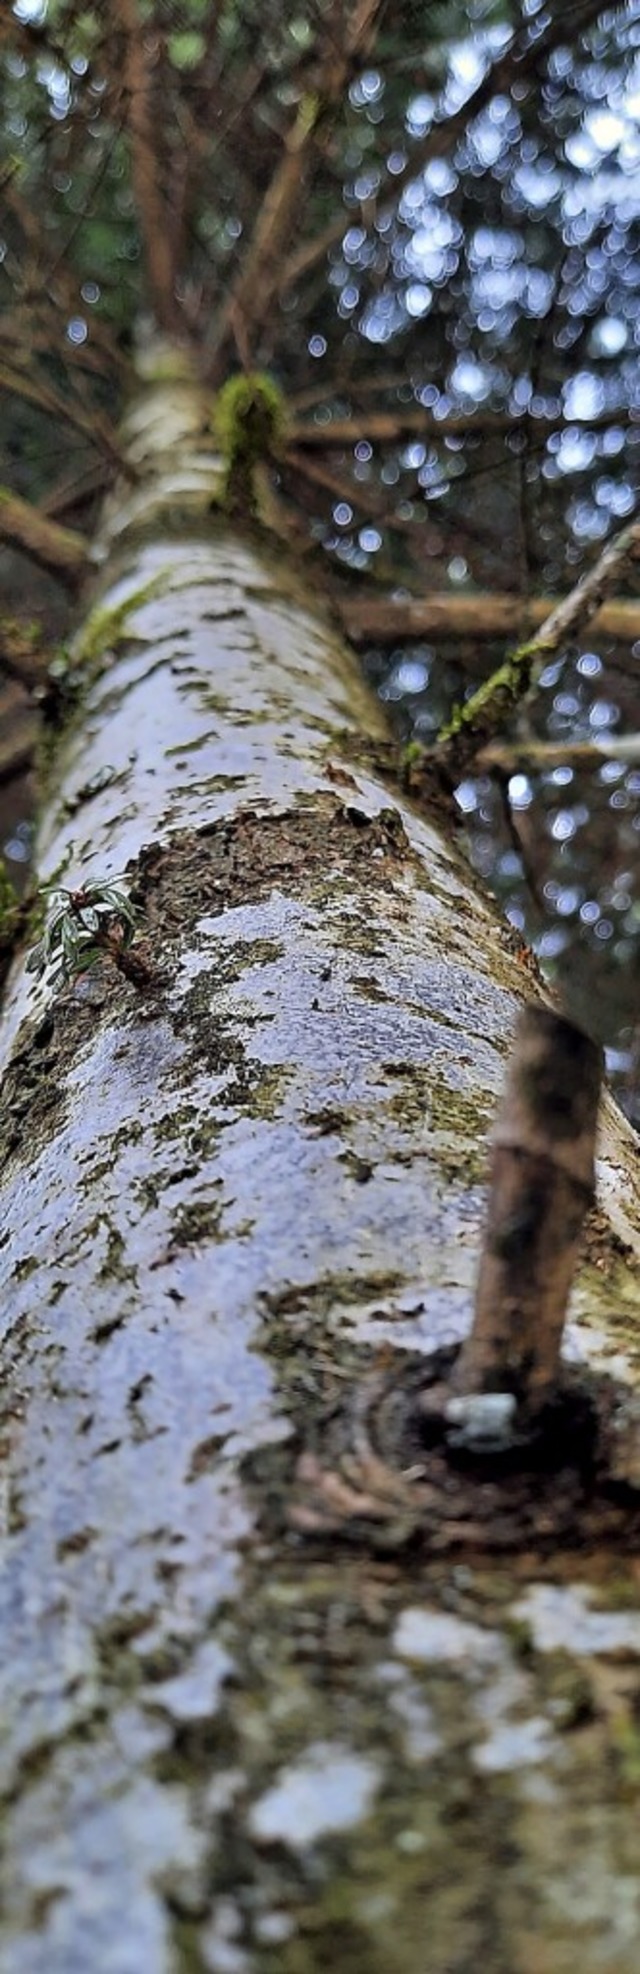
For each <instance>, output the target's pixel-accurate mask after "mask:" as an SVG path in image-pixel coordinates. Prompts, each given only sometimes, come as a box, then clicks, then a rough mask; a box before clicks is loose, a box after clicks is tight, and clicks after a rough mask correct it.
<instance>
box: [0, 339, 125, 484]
mask: <svg viewBox="0 0 640 1974" xmlns="http://www.w3.org/2000/svg"><path fill="white" fill-rule="evenodd" d="M0 385H2V386H3V387H4V389H5V390H6V391H11V392H12V393H13V395H14V396H15V397H20V398H26V399H27V400H28V402H29V403H30V404H37V405H38V407H39V409H40V410H41V411H46V412H49V413H50V415H51V417H52V418H58V419H60V421H61V423H62V424H63V425H73V427H74V430H75V431H77V432H82V435H83V438H85V439H88V441H89V443H90V444H91V445H94V446H96V447H97V449H98V451H99V452H102V453H104V454H105V455H106V458H107V459H108V460H110V462H111V464H112V465H113V466H117V468H118V470H119V471H121V472H126V471H127V468H126V467H125V465H124V463H123V460H122V455H121V452H120V447H119V445H118V440H117V436H116V433H115V432H114V431H113V430H112V427H111V426H110V425H109V423H108V421H107V419H106V418H104V417H103V416H102V413H101V412H99V411H96V410H94V409H93V408H92V409H91V410H89V411H83V410H82V407H81V406H80V405H79V404H77V402H76V401H75V400H74V399H73V398H71V397H67V398H63V397H61V396H60V395H59V393H58V391H55V390H54V389H53V388H52V386H51V385H50V384H45V383H43V382H42V381H41V380H40V378H37V377H34V376H33V375H32V374H31V372H30V371H27V370H26V369H24V370H23V369H21V368H19V366H18V364H17V363H14V364H11V365H10V364H8V363H2V362H0Z"/></svg>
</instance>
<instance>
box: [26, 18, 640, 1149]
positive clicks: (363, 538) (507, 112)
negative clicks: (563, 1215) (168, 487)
mask: <svg viewBox="0 0 640 1974" xmlns="http://www.w3.org/2000/svg"><path fill="white" fill-rule="evenodd" d="M0 77H1V89H2V103H3V115H2V131H1V135H0V187H1V209H2V210H1V220H0V307H1V313H0V389H1V391H2V467H1V476H2V481H3V482H4V484H5V487H6V488H7V489H8V490H9V491H10V492H11V494H12V495H16V494H17V495H19V496H21V497H22V499H23V500H26V501H27V502H28V503H29V504H30V508H33V507H36V508H37V510H38V511H39V513H40V515H41V516H43V517H44V518H45V520H47V521H48V522H50V523H56V524H57V525H58V527H64V528H65V529H71V530H73V531H74V532H75V533H77V532H78V531H79V532H80V533H81V534H83V535H85V536H87V537H89V536H90V534H91V531H92V527H93V523H94V520H95V517H96V513H97V508H98V505H99V502H100V500H101V498H102V495H103V492H104V490H105V488H106V487H107V486H108V485H109V482H110V480H111V478H112V477H113V474H114V472H115V470H116V468H117V463H118V440H117V423H118V415H119V411H120V407H121V405H122V404H123V402H124V401H125V399H126V395H127V390H128V386H129V381H130V372H131V348H132V341H133V337H134V334H135V333H140V332H139V331H137V325H139V323H140V318H141V313H142V314H143V315H144V312H146V315H147V317H151V316H153V317H154V318H155V320H156V322H157V323H158V324H159V326H160V327H161V328H162V330H163V331H164V332H165V333H166V334H168V335H169V336H170V337H172V338H173V339H174V340H177V341H178V342H185V343H187V344H188V345H189V346H190V347H192V348H193V349H194V350H195V351H197V353H198V361H199V364H200V366H201V370H202V373H203V375H204V377H205V378H206V379H207V380H208V381H209V382H210V384H211V389H212V393H213V392H214V391H215V390H217V389H218V388H219V386H220V385H221V384H222V383H223V382H224V381H225V379H227V378H228V377H229V376H230V375H233V374H234V373H236V372H243V371H244V372H253V371H255V370H259V371H262V372H264V371H266V372H268V373H269V375H270V376H271V377H272V378H273V379H274V381H275V383H276V384H277V385H278V386H279V388H280V389H281V391H282V392H283V394H284V396H285V398H286V402H287V406H288V414H287V416H288V425H287V431H286V435H285V438H284V440H283V441H282V442H281V445H280V449H279V451H280V456H279V459H278V461H277V466H276V467H275V468H274V473H273V480H274V492H275V496H276V499H277V508H278V515H279V517H280V519H279V525H281V526H284V527H285V528H286V530H287V531H288V533H289V534H290V536H291V538H292V539H293V540H294V541H295V545H296V552H297V553H299V554H300V555H302V556H307V557H308V562H309V569H310V573H311V575H312V579H313V581H314V583H315V584H316V585H317V583H318V579H319V572H320V579H321V580H322V582H323V584H324V586H325V588H326V592H327V596H328V597H329V598H330V599H331V600H332V601H333V603H334V605H335V607H336V608H337V609H338V610H339V611H341V613H342V616H343V620H344V622H345V623H346V624H347V626H348V628H349V629H350V631H351V633H352V635H353V636H355V637H357V640H358V642H359V644H360V646H361V648H362V652H363V662H364V664H365V667H366V670H367V672H368V674H369V676H370V678H371V679H372V680H373V681H374V683H375V684H376V686H377V687H378V689H379V691H380V692H381V693H382V695H383V697H384V698H385V699H386V700H388V701H389V702H391V704H392V705H393V706H394V707H395V708H396V710H397V716H398V722H399V727H400V731H401V734H402V735H404V737H406V738H408V737H409V736H411V735H414V736H417V737H418V738H419V739H420V740H422V741H423V742H426V743H428V742H430V741H431V740H432V739H433V738H434V737H435V735H436V734H437V732H438V730H439V728H440V726H441V724H442V722H443V720H445V719H446V718H447V715H448V714H449V712H450V710H451V707H452V704H453V703H454V702H455V701H456V699H459V698H461V697H463V696H464V695H465V693H466V692H470V691H471V690H473V688H474V687H475V685H477V683H478V680H479V679H480V678H482V677H485V676H487V675H488V674H489V673H490V672H491V670H492V669H493V668H494V666H495V665H496V664H497V663H498V662H499V661H500V658H501V657H502V656H503V655H504V651H505V648H506V647H507V646H508V644H509V642H511V643H513V642H516V641H517V636H518V633H519V629H520V626H521V627H522V629H523V630H526V625H527V616H526V607H525V606H526V604H527V602H528V601H529V600H530V599H532V598H539V597H543V596H549V595H553V594H556V595H557V594H562V593H564V592H566V591H567V590H568V589H570V588H571V587H572V586H573V584H574V583H575V581H576V579H577V577H578V575H579V574H580V573H581V572H582V571H583V570H586V569H588V568H589V566H590V565H591V564H592V563H593V561H594V560H595V559H596V557H597V555H598V553H599V552H600V550H601V548H602V545H603V543H604V542H605V541H606V539H607V537H608V536H609V535H611V534H614V533H615V532H616V530H617V529H619V528H620V527H621V526H622V525H623V524H624V522H625V521H626V520H628V518H629V517H630V515H631V513H632V511H633V501H634V492H633V487H634V461H635V459H636V458H637V447H638V420H639V417H640V382H639V375H638V367H637V345H638V339H639V336H640V318H639V312H638V282H639V280H640V272H639V261H638V257H637V253H636V248H637V235H638V221H639V213H640V202H639V198H638V188H639V183H640V130H639V112H640V25H639V23H638V15H637V9H636V7H635V6H634V5H633V4H626V5H624V4H623V5H618V6H612V7H608V8H607V7H603V6H602V5H601V4H600V0H595V4H594V0H569V4H566V0H562V4H561V0H548V3H547V4H545V0H469V4H467V5H466V6H463V5H460V4H458V0H442V4H438V0H436V3H435V4H432V5H431V6H429V7H428V8H425V7H424V6H420V5H417V4H416V5H410V6H406V7H404V8H402V10H401V15H400V16H399V15H398V13H397V11H396V10H394V9H392V8H391V7H390V6H389V5H388V4H385V0H353V4H352V5H351V6H349V7H347V6H345V5H344V0H300V4H299V5H297V6H294V7H291V6H289V5H286V6H285V5H284V0H271V4H270V5H269V7H268V9H265V8H264V6H262V7H261V6H258V5H257V4H256V0H227V4H224V0H181V3H180V4H175V0H110V4H108V5H100V6H97V5H96V6H91V5H87V6H79V5H78V4H77V0H15V4H14V5H13V6H11V7H7V9H6V10H5V13H4V15H3V19H2V22H1V23H0ZM142 333H144V330H143V331H142ZM23 524H24V516H21V514H20V513H18V518H17V519H16V511H15V510H14V508H12V507H11V506H10V504H9V503H8V502H7V500H6V498H5V499H4V500H3V501H2V503H0V534H1V535H2V538H3V540H4V542H5V547H4V550H3V552H2V555H1V560H0V579H1V582H2V592H3V601H2V624H1V625H0V693H1V695H2V697H1V705H2V711H3V729H2V737H1V738H0V777H1V778H2V786H1V787H0V795H1V797H2V809H1V810H0V825H1V828H0V842H1V843H2V845H3V848H4V856H5V859H6V865H7V868H8V870H9V871H10V872H11V873H12V874H16V873H19V871H20V869H21V868H25V867H26V864H27V862H28V856H29V841H30V820H29V818H30V814H31V811H32V808H33V800H34V796H33V787H32V786H31V785H30V784H26V785H25V781H24V774H25V770H26V769H27V767H28V764H29V761H30V759H31V756H32V753H33V748H34V743H35V738H36V729H37V726H38V723H39V721H40V720H41V718H42V713H43V707H44V713H45V716H46V714H47V711H48V709H50V701H51V695H52V693H55V690H56V685H55V678H56V671H59V670H60V653H59V646H60V641H61V640H64V637H65V633H66V631H67V629H68V627H69V626H70V624H71V623H72V621H73V614H72V613H73V592H74V583H75V581H76V577H77V571H76V572H74V569H73V567H71V566H67V568H66V570H65V571H64V573H63V572H62V569H61V567H60V566H59V567H58V568H57V571H56V558H57V548H56V549H55V552H54V548H53V547H52V548H51V552H50V553H48V552H47V549H46V544H45V546H44V547H43V545H42V542H40V543H39V545H38V544H37V545H36V566H34V557H33V544H32V545H31V552H30V553H29V555H28V556H27V554H26V553H25V547H24V542H25V532H24V525H23ZM51 540H52V543H53V542H56V541H57V543H58V547H59V546H60V539H59V538H57V537H55V536H52V537H51ZM61 575H63V580H61V579H60V578H61ZM634 596H636V597H637V577H636V580H635V583H634V579H633V569H632V570H631V571H630V573H629V574H628V575H627V578H626V581H625V585H624V586H623V596H622V602H623V604H624V602H625V597H626V610H625V609H623V610H622V612H620V610H619V608H618V610H617V614H616V610H615V609H611V608H609V609H608V611H606V612H603V613H602V614H601V616H600V617H599V618H598V619H597V620H596V623H595V625H594V627H592V628H591V629H590V631H589V632H588V634H587V635H586V636H585V637H584V638H583V639H582V640H581V641H580V642H579V643H578V644H576V646H575V647H570V648H565V649H563V650H561V651H558V653H557V654H556V655H554V657H553V661H552V662H550V663H549V664H548V665H547V666H546V668H545V670H544V672H543V675H542V679H541V681H540V688H539V691H538V694H537V698H536V703H535V707H534V711H533V716H532V717H533V730H534V732H535V733H536V734H537V735H538V736H539V737H542V738H550V739H554V740H556V741H560V742H562V741H563V740H565V739H568V738H571V739H572V740H574V739H575V738H576V737H577V738H581V737H587V736H590V735H591V736H594V735H595V736H598V735H602V734H610V733H612V732H618V733H619V732H622V731H624V730H626V729H628V728H629V727H631V728H632V729H635V728H636V727H637V725H638V713H637V688H636V684H635V661H636V660H637V658H638V655H639V653H640V605H638V606H637V607H636V608H634V607H633V599H634ZM412 599H414V603H415V604H417V605H420V607H421V614H419V615H418V616H416V612H415V608H414V611H413V614H412V611H411V609H410V608H409V607H408V606H409V605H410V603H411V600H412ZM617 602H618V604H619V602H620V597H618V599H617ZM436 606H437V607H436ZM461 606H462V607H461ZM470 609H471V613H472V614H471V616H469V611H470ZM505 610H506V611H507V613H509V611H510V612H511V615H510V617H509V622H510V624H511V625H512V633H511V635H510V637H508V638H506V639H505V635H504V630H503V632H502V635H500V630H499V627H500V625H501V624H504V622H505V621H506V619H505ZM501 613H502V614H501ZM496 627H498V628H496ZM52 674H53V676H52ZM639 793H640V769H639V768H638V767H636V766H635V765H634V766H632V767H628V766H625V765H624V764H622V763H620V762H615V761H609V762H606V763H604V764H603V765H601V766H600V767H597V768H595V769H591V770H590V771H589V772H588V773H586V772H580V771H579V770H578V768H577V767H576V766H575V765H571V764H570V763H568V762H567V763H566V764H563V763H562V762H560V763H558V761H557V760H556V761H555V764H554V765H553V766H548V767H545V766H544V765H542V766H540V767H539V768H538V769H537V770H536V771H535V773H534V772H533V771H532V772H527V773H524V772H517V773H514V774H511V775H510V776H508V777H506V778H505V777H504V776H503V777H502V782H501V785H500V786H498V785H497V783H496V779H495V777H489V776H487V775H484V776H480V775H476V776H475V777H468V778H467V779H465V781H464V782H463V783H462V785H461V787H460V789H459V791H458V801H459V806H460V810H461V813H462V815H463V816H464V817H465V819H466V824H467V829H468V834H469V841H470V846H471V850H472V854H473V856H474V859H475V861H476V864H477V865H478V866H479V868H480V870H481V871H482V873H483V876H484V877H485V878H486V879H487V881H488V882H489V884H490V885H491V886H492V888H493V889H494V890H495V891H496V892H497V893H498V894H499V896H500V898H501V899H502V901H503V903H504V904H505V905H506V908H507V910H508V911H509V914H510V916H511V917H512V919H513V921H514V923H515V925H516V926H517V927H518V928H520V930H522V931H523V932H524V933H525V934H526V936H527V937H528V938H530V939H531V940H532V941H533V943H535V945H536V948H537V950H538V952H539V954H540V957H541V959H542V961H543V964H545V965H547V966H548V967H550V968H551V969H555V970H556V972H557V973H559V974H560V976H561V978H563V980H564V982H565V986H566V987H567V991H568V992H569V994H570V995H573V1005H574V1008H575V1010H576V1011H577V1012H578V1014H580V1013H582V1014H583V1018H585V1016H584V999H583V997H582V996H581V994H580V993H579V992H578V991H577V989H578V987H579V986H580V985H581V983H583V982H584V980H585V979H588V982H589V987H588V1001H589V1006H590V1008H591V1009H592V1010H593V1009H597V1027H598V1031H599V1033H600V1034H601V1035H603V1036H604V1038H605V1039H606V1040H607V1042H608V1043H609V1046H610V1060H611V1063H612V1066H613V1067H614V1068H617V1069H618V1070H619V1072H621V1073H624V1074H625V1075H626V1079H627V1080H626V1101H627V1103H628V1105H629V1107H630V1108H631V1110H633V1104H634V1092H633V1073H632V1072H633V1062H634V1041H633V1028H634V1018H635V1017H634V987H633V979H634V973H635V969H636V966H637V951H638V930H639V927H640V884H639V881H638V843H639V832H640V805H639V803H638V795H639ZM585 948H587V949H588V965H587V964H586V958H585V954H584V951H583V949H585Z"/></svg>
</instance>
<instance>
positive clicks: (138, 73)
mask: <svg viewBox="0 0 640 1974" xmlns="http://www.w3.org/2000/svg"><path fill="white" fill-rule="evenodd" d="M114 15H115V19H116V23H117V25H118V27H119V28H120V30H121V32H122V37H123V42H124V84H123V104H124V115H125V122H126V125H127V129H128V133H129V139H130V145H131V175H132V180H133V190H134V196H135V203H136V210H137V216H138V223H139V226H140V232H141V236H142V246H143V253H144V266H145V273H146V278H147V284H148V288H149V296H150V299H151V303H152V307H153V310H154V314H155V317H156V320H157V323H158V326H159V327H160V328H161V329H165V330H167V331H168V332H169V333H171V332H173V333H174V334H175V331H176V328H177V326H178V324H179V309H178V304H177V301H176V272H177V270H176V267H175V261H174V253H173V248H172V237H171V228H170V225H169V214H168V211H167V205H166V200H165V198H164V194H163V191H162V187H161V173H160V160H159V155H158V148H159V147H158V132H159V124H158V119H157V117H156V116H155V114H154V106H153V82H152V60H153V56H152V50H151V43H150V40H149V32H150V31H149V30H148V29H145V26H144V23H143V22H142V21H141V20H140V18H139V15H138V10H137V5H136V0H114Z"/></svg>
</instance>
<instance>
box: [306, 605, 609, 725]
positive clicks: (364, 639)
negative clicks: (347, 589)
mask: <svg viewBox="0 0 640 1974" xmlns="http://www.w3.org/2000/svg"><path fill="white" fill-rule="evenodd" d="M573 594H575V592H572V595H573ZM570 601H571V598H561V597H553V596H537V597H529V598H527V597H522V596H509V595H505V594H502V593H501V592H499V591H498V592H496V593H495V594H494V595H490V594H477V595H475V596H457V595H456V594H455V593H454V591H453V590H440V591H438V590H434V591H433V592H432V593H431V594H430V595H429V596H415V597H411V598H408V599H407V601H406V602H401V603H396V602H394V601H393V599H392V598H387V597H383V598H378V597H375V596H371V597H366V596H363V597H351V596H336V597H335V598H334V602H335V607H336V609H337V610H338V612H339V614H340V618H341V621H342V624H343V626H344V629H345V631H346V633H347V636H348V637H349V638H350V639H351V642H352V644H401V643H402V641H403V639H408V638H425V637H426V638H429V637H437V638H474V639H478V638H482V639H484V638H487V639H488V638H501V637H513V636H516V637H517V636H519V635H522V633H523V631H524V632H525V633H527V634H529V633H530V632H531V631H533V630H535V629H536V628H537V626H538V625H542V626H543V627H544V626H545V625H547V624H548V623H550V622H554V621H555V620H556V617H557V613H558V612H559V611H561V610H564V609H565V608H566V607H567V605H568V604H569V602H570ZM591 615H592V616H595V615H597V618H598V629H599V630H600V631H601V633H602V635H603V636H604V637H615V638H620V639H621V640H627V639H628V640H629V642H631V643H632V642H633V640H634V638H637V637H640V602H635V601H634V600H633V599H631V598H629V599H626V598H624V599H622V600H616V601H615V602H611V603H607V602H606V601H605V602H601V603H600V604H599V605H597V606H596V607H595V608H594V610H593V612H592V613H591ZM572 634H573V635H576V632H575V630H574V632H573V633H572ZM541 635H542V633H541ZM535 643H536V649H538V650H540V651H541V652H542V649H543V647H542V645H541V643H540V639H537V640H536V641H535ZM530 648H531V647H528V649H530ZM544 649H545V652H546V649H547V647H545V648H544ZM496 676H497V675H496ZM487 683H488V684H490V680H489V681H487ZM468 703H469V704H471V702H470V701H469V702H468Z"/></svg>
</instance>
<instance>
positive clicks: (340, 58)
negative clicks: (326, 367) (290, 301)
mask: <svg viewBox="0 0 640 1974" xmlns="http://www.w3.org/2000/svg"><path fill="white" fill-rule="evenodd" d="M385 5H386V0H357V5H356V6H355V8H354V10H353V13H352V15H351V17H350V18H348V19H346V20H345V14H344V9H343V6H342V4H340V5H337V4H336V5H335V6H334V8H333V10H332V15H331V16H330V19H329V21H328V23H327V25H326V43H327V48H326V52H325V55H324V57H323V58H322V59H321V61H320V65H319V73H318V80H317V84H316V85H315V86H314V89H313V90H312V91H311V90H307V91H306V92H305V93H304V94H303V95H302V96H301V98H300V101H299V104H298V108H297V112H296V115H295V117H294V120H293V124H292V126H291V128H290V130H289V132H288V134H287V136H286V137H285V139H284V145H285V148H284V153H283V156H282V157H281V159H280V161H279V163H278V165H277V166H276V170H275V172H274V174H273V177H272V179H271V181H270V184H269V185H268V187H267V191H266V193H265V197H264V199H263V202H262V205H261V207H260V210H259V212H258V216H257V219H256V222H255V226H254V229H253V233H252V235H251V239H250V241H249V245H248V248H247V253H246V255H245V258H244V261H243V264H242V266H241V268H240V273H239V275H238V278H237V280H236V281H235V282H234V284H233V286H232V289H231V294H230V295H229V298H228V300H227V302H226V304H225V306H224V307H223V309H222V313H221V316H220V318H219V321H218V323H217V326H216V331H215V337H214V341H213V346H212V349H211V355H210V359H209V375H210V376H211V375H212V374H213V372H214V371H215V368H216V365H217V363H218V360H219V358H220V355H221V352H222V350H223V348H224V346H225V344H226V342H227V340H228V338H229V336H230V335H233V336H234V338H235V342H236V347H237V349H238V353H239V356H240V360H241V363H242V364H243V365H244V367H245V368H248V367H249V366H250V364H251V361H252V352H253V349H254V346H255V340H256V335H257V333H258V332H259V331H260V329H261V328H263V326H264V325H265V323H266V322H267V321H268V318H269V314H270V311H271V309H272V306H273V302H274V298H275V296H276V295H277V294H279V293H280V291H281V288H282V254H283V250H284V247H285V244H286V242H287V240H288V239H289V237H290V235H291V234H292V232H294V230H295V225H296V220H297V218H298V215H299V212H300V210H301V202H302V198H303V194H304V192H305V190H306V186H307V180H308V177H309V172H310V169H311V160H312V156H313V152H314V147H315V141H316V136H317V132H318V129H319V126H320V125H321V124H322V126H323V128H324V127H325V125H326V120H327V117H328V116H329V115H330V113H331V112H332V111H334V110H335V108H336V107H337V106H338V105H339V104H341V102H342V92H343V89H344V85H345V82H346V80H347V78H348V77H349V75H350V72H351V69H352V66H353V64H354V62H355V61H356V59H357V58H358V57H360V56H362V55H363V54H365V53H368V52H369V51H370V49H371V47H372V46H373V42H374V40H375V35H376V31H377V29H378V27H379V25H380V20H381V16H382V13H383V11H384V8H385Z"/></svg>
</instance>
